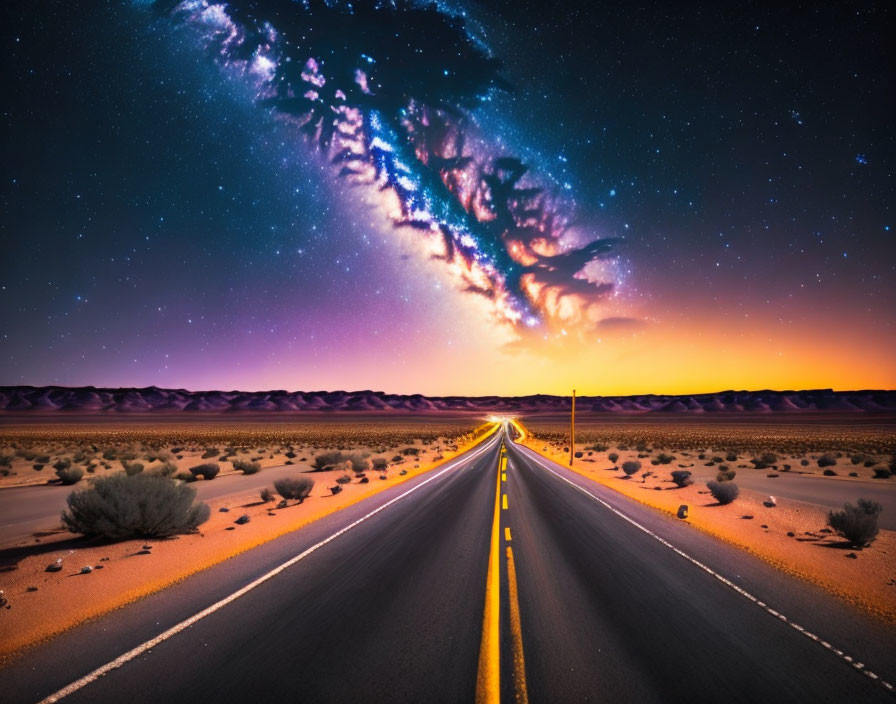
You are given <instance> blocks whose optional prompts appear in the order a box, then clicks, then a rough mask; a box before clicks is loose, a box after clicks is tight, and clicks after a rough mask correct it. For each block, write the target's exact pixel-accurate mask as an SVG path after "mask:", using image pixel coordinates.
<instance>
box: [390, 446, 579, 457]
mask: <svg viewBox="0 0 896 704" xmlns="http://www.w3.org/2000/svg"><path fill="white" fill-rule="evenodd" d="M567 452H569V450H567ZM401 454H403V455H405V456H409V457H416V456H417V455H419V454H420V450H419V449H417V448H416V447H406V448H404V449H403V450H402V451H401Z"/></svg>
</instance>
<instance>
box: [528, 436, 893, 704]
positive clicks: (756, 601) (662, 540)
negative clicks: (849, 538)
mask: <svg viewBox="0 0 896 704" xmlns="http://www.w3.org/2000/svg"><path fill="white" fill-rule="evenodd" d="M514 444H515V445H516V447H518V448H520V450H521V451H524V452H523V454H527V452H528V453H531V455H530V457H531V459H533V460H535V462H537V463H538V464H540V465H541V466H542V467H544V468H545V469H546V470H547V471H549V472H550V473H551V474H553V475H554V476H555V477H557V478H558V479H562V480H563V481H564V482H566V483H567V484H569V485H570V486H572V487H574V488H575V489H578V490H579V491H581V492H582V493H583V494H585V495H586V496H590V497H591V498H592V499H594V500H595V501H597V502H598V503H600V504H601V505H602V506H604V507H605V508H607V509H609V510H610V511H612V512H613V513H615V514H616V515H617V516H619V517H620V518H622V519H623V520H625V521H628V522H629V523H631V524H632V525H633V526H635V527H636V528H638V529H639V530H642V531H644V532H645V533H647V535H649V536H650V537H651V538H654V539H655V540H658V541H659V542H660V543H662V544H663V545H665V546H666V547H667V548H669V549H670V550H672V551H673V552H675V553H677V554H679V555H681V556H682V557H683V558H684V559H686V560H688V561H689V562H691V563H693V564H694V565H696V566H697V567H699V568H700V569H701V570H703V571H704V572H706V573H707V574H710V575H712V576H713V577H715V578H716V579H717V580H719V581H720V582H722V584H724V585H725V586H726V587H730V588H731V589H733V590H734V591H736V592H737V593H738V594H740V595H741V596H743V597H745V598H747V599H749V600H750V601H752V602H753V603H754V604H756V605H757V606H759V607H760V608H762V609H763V610H764V611H766V612H767V613H769V614H770V615H772V616H774V617H775V618H777V619H778V620H780V621H783V622H784V623H786V624H787V625H788V626H790V627H791V628H793V629H794V630H796V631H798V632H799V633H802V634H803V635H804V636H806V637H807V638H810V639H811V640H813V641H815V642H816V643H818V644H819V645H821V646H823V647H824V648H826V649H827V650H829V651H830V652H831V653H833V654H835V655H836V656H837V657H839V658H840V659H841V660H843V661H844V662H845V663H847V664H848V665H851V666H852V667H853V668H854V669H856V670H858V671H859V672H862V673H864V674H865V675H867V676H868V677H869V678H871V679H872V680H874V681H876V682H878V683H879V684H881V685H883V687H884V688H885V689H886V690H887V691H889V692H890V693H893V692H894V691H896V689H894V687H893V685H892V684H890V683H889V682H887V681H886V680H883V679H881V678H880V677H878V676H877V675H876V674H874V673H873V672H871V670H867V669H865V665H864V664H863V663H861V662H858V661H856V660H855V658H852V657H850V656H849V655H847V654H845V653H844V652H843V651H842V650H840V649H838V648H835V647H834V646H832V645H831V644H830V643H828V642H827V641H825V640H824V639H822V638H820V637H819V636H817V635H815V634H814V633H812V632H811V631H809V630H807V629H805V628H803V627H802V626H800V625H799V624H798V623H795V622H794V621H791V620H790V619H788V618H787V617H786V616H784V614H782V613H780V612H778V611H775V610H774V609H773V608H772V607H770V606H769V605H768V604H766V603H765V602H764V601H761V600H760V599H758V598H757V597H755V596H753V595H752V594H751V593H750V592H748V591H747V590H746V589H743V588H742V587H739V586H738V585H737V584H735V583H734V582H732V581H731V580H730V579H728V578H727V577H723V576H722V575H721V574H719V573H718V572H716V571H715V570H713V569H712V568H711V567H708V566H707V565H705V564H703V563H702V562H700V561H699V560H697V559H696V558H693V557H691V556H690V555H688V554H687V553H686V552H684V551H683V550H681V549H679V548H677V547H675V546H674V545H672V543H670V542H669V541H668V540H666V539H665V538H662V537H660V536H659V535H657V534H656V533H654V532H653V531H652V530H650V529H649V528H646V527H645V526H642V525H641V524H640V523H638V522H637V521H636V520H635V519H633V518H630V517H629V516H627V515H626V514H624V513H623V512H622V511H620V510H619V509H617V508H614V507H613V506H611V505H610V504H608V503H607V502H606V501H604V500H603V499H601V498H600V497H598V496H595V495H594V494H592V493H591V492H590V491H588V490H587V489H586V488H584V487H582V486H579V485H578V484H576V483H575V482H573V481H570V480H569V479H567V478H566V477H564V476H563V475H561V474H558V473H557V472H555V471H554V470H553V469H551V468H550V467H548V466H547V465H546V464H545V463H544V462H542V457H541V455H539V454H538V453H537V452H535V451H534V450H531V449H530V448H528V447H526V446H525V445H519V444H517V443H514ZM526 451H527V452H526Z"/></svg>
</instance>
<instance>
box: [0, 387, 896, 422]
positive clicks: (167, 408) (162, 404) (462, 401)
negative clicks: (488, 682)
mask: <svg viewBox="0 0 896 704" xmlns="http://www.w3.org/2000/svg"><path fill="white" fill-rule="evenodd" d="M569 407H570V398H569V397H568V396H552V395H550V394H530V395H527V396H496V395H493V396H424V395H422V394H387V393H385V392H382V391H371V390H367V389H365V390H361V391H342V390H338V391H285V390H282V389H277V390H271V391H221V390H210V391H188V390H187V389H162V388H159V387H157V386H147V387H122V388H103V387H94V386H80V387H66V386H0V414H15V413H41V412H43V413H55V412H63V413H64V412H78V413H95V414H97V415H103V414H109V413H112V414H114V413H158V414H163V413H166V412H169V413H171V412H187V413H192V412H201V413H249V412H253V413H259V412H271V413H300V412H309V411H330V412H339V411H350V412H368V411H369V412H380V413H388V412H410V413H413V412H416V413H420V412H440V411H471V412H488V411H492V412H550V411H564V410H568V409H569ZM576 409H577V410H579V411H586V412H587V411H592V412H600V413H618V414H647V413H674V414H702V413H710V414H713V413H720V414H724V413H768V414H794V413H807V412H841V413H842V412H855V413H894V412H896V391H894V390H874V389H867V390H858V391H833V390H831V389H806V390H802V391H790V390H788V391H776V390H770V389H765V390H760V391H738V390H726V391H719V392H714V393H704V394H634V395H629V396H579V397H577V399H576Z"/></svg>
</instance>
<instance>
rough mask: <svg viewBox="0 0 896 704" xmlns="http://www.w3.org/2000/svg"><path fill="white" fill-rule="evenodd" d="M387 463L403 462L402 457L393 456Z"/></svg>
mask: <svg viewBox="0 0 896 704" xmlns="http://www.w3.org/2000/svg"><path fill="white" fill-rule="evenodd" d="M389 461H390V462H392V463H396V462H404V457H402V456H401V455H395V457H393V458H392V459H391V460H389Z"/></svg>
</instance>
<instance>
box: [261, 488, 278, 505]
mask: <svg viewBox="0 0 896 704" xmlns="http://www.w3.org/2000/svg"><path fill="white" fill-rule="evenodd" d="M258 495H259V496H260V497H261V500H262V501H264V502H265V503H266V504H268V503H270V502H271V501H273V500H274V493H273V492H272V491H271V490H270V489H268V488H267V487H265V488H264V489H262V490H261V491H260V492H259V494H258Z"/></svg>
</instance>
